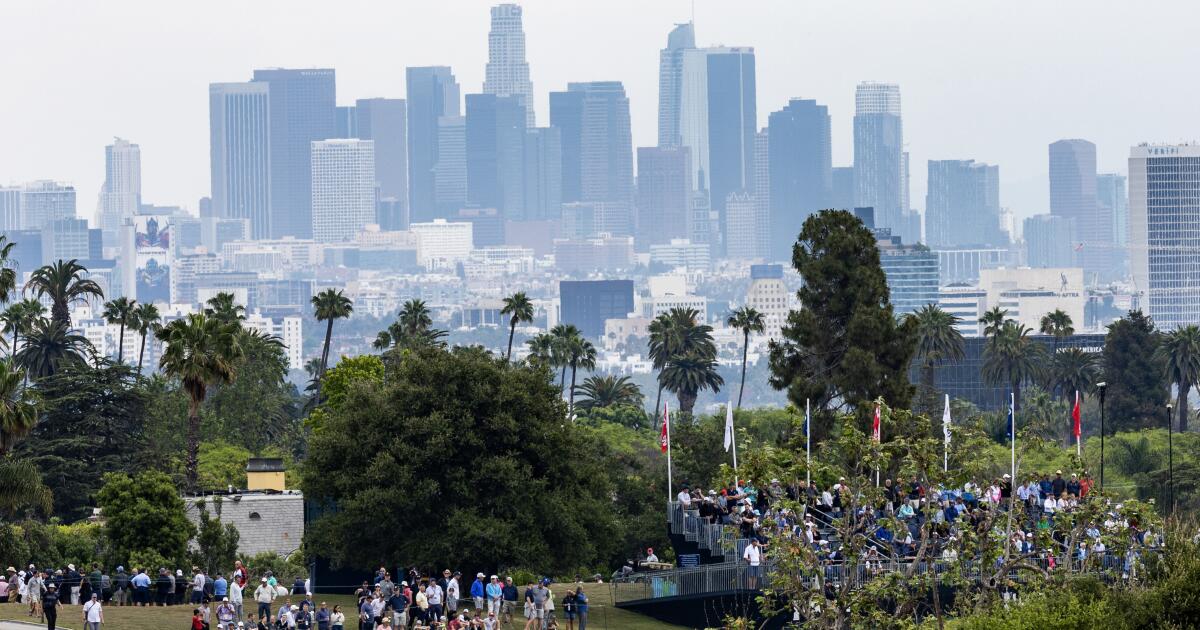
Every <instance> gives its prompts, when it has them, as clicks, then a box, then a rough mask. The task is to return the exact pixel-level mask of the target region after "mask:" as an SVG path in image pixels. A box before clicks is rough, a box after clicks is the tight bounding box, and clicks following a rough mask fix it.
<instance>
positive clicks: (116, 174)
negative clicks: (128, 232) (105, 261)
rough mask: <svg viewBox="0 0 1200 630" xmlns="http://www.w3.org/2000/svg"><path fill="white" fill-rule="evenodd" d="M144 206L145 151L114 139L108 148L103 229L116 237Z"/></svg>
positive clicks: (101, 218) (105, 168)
mask: <svg viewBox="0 0 1200 630" xmlns="http://www.w3.org/2000/svg"><path fill="white" fill-rule="evenodd" d="M141 203H142V149H141V148H140V147H139V146H138V145H136V144H131V143H130V142H129V141H128V140H123V139H121V138H114V139H113V143H112V144H110V145H108V146H106V147H104V187H103V189H101V191H100V228H101V229H103V230H104V231H105V232H109V233H113V234H115V232H116V230H117V228H118V227H119V226H120V225H121V224H122V223H124V221H125V219H127V218H129V217H132V216H133V215H135V214H137V212H138V206H140V205H141Z"/></svg>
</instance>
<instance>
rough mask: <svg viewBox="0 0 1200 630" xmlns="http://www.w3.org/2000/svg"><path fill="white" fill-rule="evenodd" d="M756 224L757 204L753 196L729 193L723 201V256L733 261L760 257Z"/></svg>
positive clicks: (757, 222)
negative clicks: (724, 241)
mask: <svg viewBox="0 0 1200 630" xmlns="http://www.w3.org/2000/svg"><path fill="white" fill-rule="evenodd" d="M758 224H759V221H758V203H757V202H756V201H755V199H754V195H752V194H750V193H747V192H742V193H737V192H735V193H729V198H728V199H726V200H725V238H726V243H725V256H726V257H728V258H732V259H735V260H753V259H755V258H759V257H761V256H762V252H761V251H760V249H759V247H758V245H759V240H758Z"/></svg>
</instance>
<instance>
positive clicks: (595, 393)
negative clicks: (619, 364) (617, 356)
mask: <svg viewBox="0 0 1200 630" xmlns="http://www.w3.org/2000/svg"><path fill="white" fill-rule="evenodd" d="M579 396H580V400H579V408H580V409H583V410H584V411H591V410H592V409H598V408H601V407H618V406H629V407H641V406H642V402H643V401H644V400H645V397H644V396H642V390H641V388H639V387H638V386H637V384H636V383H634V382H633V381H631V380H629V377H628V376H622V377H616V376H589V377H587V378H586V379H584V381H583V383H581V384H580V385H579Z"/></svg>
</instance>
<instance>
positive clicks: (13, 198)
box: [0, 186, 21, 231]
mask: <svg viewBox="0 0 1200 630" xmlns="http://www.w3.org/2000/svg"><path fill="white" fill-rule="evenodd" d="M19 229H21V189H20V188H19V187H17V186H12V187H5V186H0V231H7V230H19Z"/></svg>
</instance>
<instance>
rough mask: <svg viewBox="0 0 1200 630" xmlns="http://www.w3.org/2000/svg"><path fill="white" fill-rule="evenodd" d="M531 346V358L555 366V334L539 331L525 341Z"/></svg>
mask: <svg viewBox="0 0 1200 630" xmlns="http://www.w3.org/2000/svg"><path fill="white" fill-rule="evenodd" d="M525 345H527V346H529V360H530V361H531V362H533V361H538V362H541V363H544V364H546V365H549V366H551V367H553V362H554V336H553V335H551V334H550V333H539V334H537V335H534V336H533V337H532V338H530V339H529V340H527V341H526V342H525Z"/></svg>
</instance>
